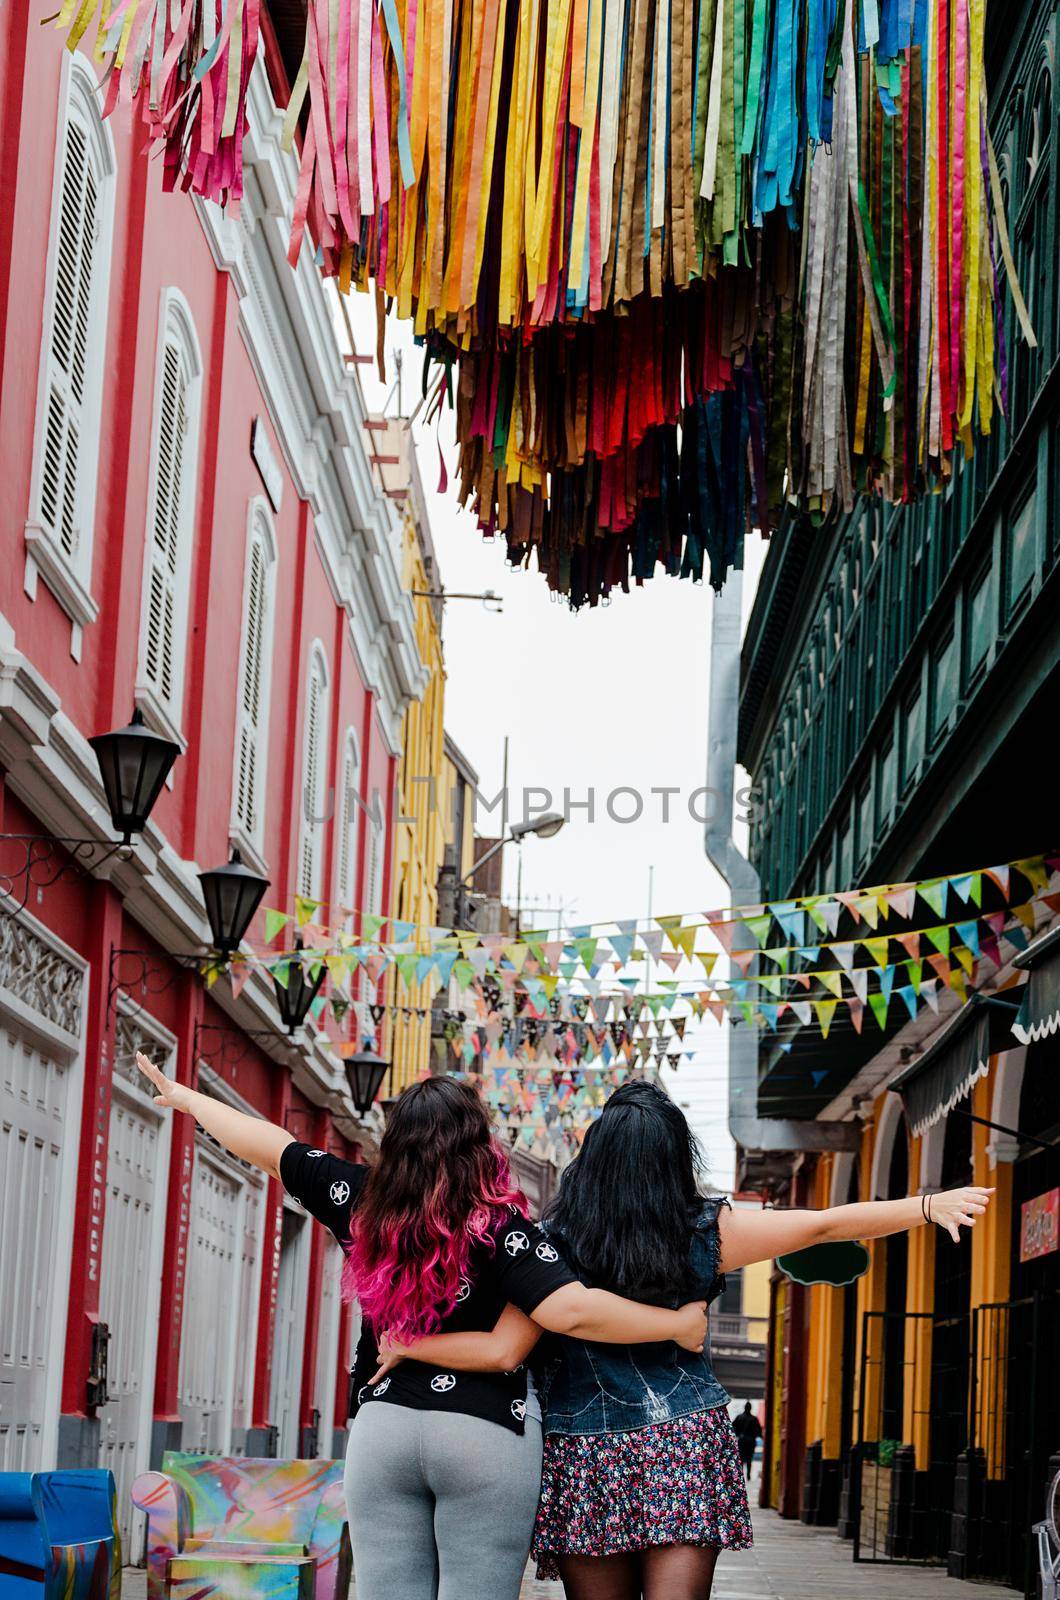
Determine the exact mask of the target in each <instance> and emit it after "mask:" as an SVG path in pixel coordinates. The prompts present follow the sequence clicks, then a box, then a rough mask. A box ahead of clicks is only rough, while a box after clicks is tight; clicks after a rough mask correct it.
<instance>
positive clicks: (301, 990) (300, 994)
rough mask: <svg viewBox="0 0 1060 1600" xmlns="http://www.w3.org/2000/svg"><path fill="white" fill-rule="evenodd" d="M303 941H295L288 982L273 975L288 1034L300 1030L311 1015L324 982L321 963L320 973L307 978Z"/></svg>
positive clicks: (282, 1019) (278, 1002) (283, 1021)
mask: <svg viewBox="0 0 1060 1600" xmlns="http://www.w3.org/2000/svg"><path fill="white" fill-rule="evenodd" d="M301 956H302V941H301V939H297V940H296V941H295V955H294V959H293V960H292V961H291V962H290V964H289V966H288V968H287V982H286V984H282V983H281V982H280V980H279V978H277V977H276V975H275V974H273V979H272V982H273V987H274V988H275V990H276V1004H277V1006H278V1007H279V1010H280V1020H281V1022H282V1023H283V1025H284V1027H285V1028H286V1029H287V1032H288V1033H294V1031H295V1029H296V1028H300V1027H301V1026H302V1023H303V1022H304V1021H305V1019H306V1017H307V1016H308V1015H309V1008H310V1006H311V1005H312V1004H313V1001H314V1000H315V999H316V997H317V994H318V993H319V990H320V985H321V984H322V983H323V982H324V963H323V962H321V963H320V971H319V972H318V973H317V975H316V977H315V978H310V977H308V976H307V974H306V971H305V968H304V967H303V966H302V959H301Z"/></svg>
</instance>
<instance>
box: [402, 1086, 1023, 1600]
mask: <svg viewBox="0 0 1060 1600" xmlns="http://www.w3.org/2000/svg"><path fill="white" fill-rule="evenodd" d="M701 1170H702V1168H701V1159H700V1154H699V1149H698V1146H697V1143H696V1140H695V1137H694V1135H693V1134H692V1131H691V1129H690V1128H689V1126H688V1123H687V1122H686V1120H685V1118H684V1116H683V1115H682V1113H681V1111H680V1109H679V1108H678V1107H677V1106H676V1105H675V1104H674V1102H673V1101H672V1100H671V1099H670V1097H669V1095H667V1094H666V1093H665V1092H664V1091H663V1090H662V1089H661V1088H659V1087H658V1086H656V1085H655V1084H652V1083H643V1082H637V1083H630V1084H625V1085H623V1087H622V1088H620V1089H617V1090H616V1091H615V1093H614V1094H613V1095H612V1096H611V1098H610V1100H609V1101H608V1102H607V1104H606V1106H605V1107H604V1109H603V1111H602V1112H601V1114H600V1117H599V1118H598V1119H597V1121H596V1122H594V1123H593V1124H592V1126H591V1127H590V1128H589V1129H588V1131H587V1133H586V1135H585V1139H584V1142H583V1144H582V1148H581V1151H580V1152H579V1154H578V1155H577V1157H576V1158H575V1159H574V1161H572V1162H571V1164H570V1166H569V1167H568V1168H567V1169H566V1171H565V1172H564V1174H563V1180H562V1182H561V1184H560V1190H559V1194H558V1195H557V1197H556V1199H555V1201H554V1202H553V1204H552V1206H551V1207H550V1209H549V1211H548V1213H547V1217H546V1224H545V1226H546V1231H547V1233H548V1236H549V1238H550V1239H551V1240H552V1241H554V1243H555V1244H556V1245H557V1247H558V1248H559V1251H560V1253H561V1254H562V1256H563V1258H564V1260H565V1261H566V1262H567V1264H568V1265H569V1266H570V1268H571V1269H572V1271H573V1272H574V1273H575V1274H576V1275H577V1277H578V1278H579V1279H580V1281H581V1282H582V1283H584V1284H589V1285H595V1286H598V1287H606V1288H608V1289H611V1290H612V1291H617V1292H619V1293H622V1294H627V1295H631V1296H634V1297H637V1298H639V1299H643V1300H645V1301H648V1302H654V1303H655V1304H659V1305H675V1304H678V1303H679V1302H680V1301H681V1300H683V1299H688V1298H689V1297H690V1296H691V1295H692V1294H695V1295H696V1296H697V1297H702V1298H704V1299H706V1300H707V1301H708V1302H709V1301H711V1300H713V1299H716V1298H717V1296H718V1295H719V1294H720V1293H721V1290H722V1288H723V1286H724V1279H723V1276H722V1273H723V1270H724V1269H725V1268H728V1269H729V1270H732V1271H735V1269H736V1268H737V1267H742V1266H747V1265H749V1264H750V1263H751V1262H753V1261H764V1260H769V1259H771V1258H773V1257H775V1256H780V1255H785V1254H787V1253H788V1252H789V1251H792V1250H799V1249H802V1248H803V1247H805V1246H806V1245H810V1244H817V1243H820V1242H822V1241H825V1240H840V1239H874V1238H882V1237H884V1236H885V1235H887V1234H892V1233H900V1232H902V1231H904V1230H905V1229H908V1228H914V1227H917V1226H919V1225H920V1224H923V1223H928V1222H936V1223H938V1224H939V1225H940V1226H941V1227H944V1228H945V1229H946V1230H947V1232H948V1233H949V1234H950V1235H951V1237H952V1238H953V1239H955V1240H956V1239H958V1238H959V1237H960V1228H961V1227H962V1226H964V1227H971V1226H973V1225H974V1223H975V1220H976V1217H977V1216H979V1215H981V1214H982V1213H983V1212H984V1211H985V1210H986V1206H987V1203H988V1201H989V1198H990V1195H991V1193H992V1191H991V1190H989V1189H979V1188H966V1189H955V1190H953V1191H951V1192H950V1193H948V1194H936V1195H931V1196H919V1195H914V1196H911V1197H910V1198H909V1199H905V1200H884V1201H873V1202H869V1203H865V1204H855V1205H847V1206H835V1207H832V1208H830V1209H829V1210H826V1211H794V1210H792V1211H765V1210H762V1211H755V1210H750V1209H742V1208H741V1209H739V1210H735V1211H734V1210H732V1209H731V1207H730V1206H729V1204H728V1202H727V1201H726V1200H724V1199H723V1198H721V1197H720V1196H712V1197H707V1198H704V1197H703V1195H702V1194H701V1192H700V1178H701ZM539 1332H540V1330H539V1329H537V1328H535V1327H534V1325H533V1324H532V1323H531V1322H529V1320H528V1319H527V1318H525V1317H523V1316H522V1315H521V1314H520V1313H519V1312H518V1311H517V1310H516V1309H515V1308H514V1307H512V1306H508V1307H507V1308H506V1310H505V1312H504V1314H503V1316H502V1317H501V1318H500V1320H499V1322H498V1323H497V1326H496V1328H495V1329H494V1331H493V1333H491V1334H485V1335H482V1334H477V1335H459V1334H451V1335H441V1336H439V1337H437V1338H434V1339H427V1340H424V1341H421V1342H420V1343H417V1344H414V1345H405V1344H395V1343H394V1342H393V1341H389V1342H384V1352H383V1354H384V1363H385V1365H387V1366H389V1365H390V1364H392V1363H394V1362H396V1361H399V1360H401V1359H402V1358H403V1357H405V1356H411V1357H412V1358H413V1359H415V1360H417V1361H420V1360H423V1361H432V1362H438V1361H444V1362H445V1364H446V1365H447V1366H448V1367H450V1368H454V1369H457V1370H460V1369H461V1368H463V1369H469V1370H483V1369H485V1368H491V1367H499V1368H500V1369H501V1370H504V1369H506V1368H510V1367H512V1366H514V1365H515V1364H516V1363H518V1362H521V1361H523V1360H525V1359H526V1357H527V1355H528V1353H529V1352H530V1351H531V1350H532V1349H533V1347H534V1345H535V1344H536V1342H537V1339H538V1337H539ZM537 1365H538V1370H539V1372H540V1374H541V1399H542V1405H543V1409H544V1424H545V1453H544V1466H543V1471H542V1483H541V1499H540V1503H539V1506H538V1513H537V1523H536V1527H535V1530H534V1543H533V1550H534V1554H535V1555H536V1557H537V1561H538V1576H539V1577H543V1578H555V1577H561V1578H562V1580H563V1585H564V1589H565V1590H566V1593H567V1596H568V1600H641V1597H643V1600H707V1597H708V1596H709V1594H710V1590H711V1585H712V1583H713V1578H714V1566H715V1562H716V1561H717V1556H718V1551H719V1550H721V1549H730V1550H740V1549H745V1548H747V1546H749V1545H750V1543H751V1521H750V1514H749V1511H748V1506H747V1492H746V1488H745V1486H744V1477H743V1472H742V1469H741V1464H740V1457H739V1452H738V1449H737V1444H736V1439H735V1436H734V1434H733V1429H732V1424H731V1423H730V1421H729V1416H728V1409H727V1405H728V1398H729V1397H728V1395H727V1394H726V1393H725V1390H724V1389H723V1388H722V1387H721V1385H720V1384H719V1383H718V1381H717V1379H716V1378H715V1376H714V1373H713V1370H712V1368H711V1364H710V1356H709V1353H707V1352H699V1353H690V1352H688V1351H683V1350H679V1349H678V1348H677V1347H676V1346H675V1345H674V1344H672V1343H659V1344H642V1345H639V1346H635V1347H634V1346H615V1345H611V1346H607V1345H603V1344H600V1343H597V1342H595V1341H588V1340H583V1339H578V1338H569V1337H560V1338H549V1339H548V1341H547V1344H546V1346H545V1348H544V1349H543V1352H542V1354H541V1356H540V1358H539V1361H538V1364H537Z"/></svg>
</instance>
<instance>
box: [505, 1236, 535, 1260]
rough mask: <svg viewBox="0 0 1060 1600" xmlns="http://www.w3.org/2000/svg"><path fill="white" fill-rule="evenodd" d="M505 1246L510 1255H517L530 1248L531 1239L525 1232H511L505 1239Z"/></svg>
mask: <svg viewBox="0 0 1060 1600" xmlns="http://www.w3.org/2000/svg"><path fill="white" fill-rule="evenodd" d="M504 1248H505V1250H507V1252H508V1254H509V1255H510V1256H517V1255H518V1254H519V1253H520V1251H522V1250H529V1248H530V1240H529V1239H528V1238H527V1237H526V1234H525V1233H510V1234H509V1235H508V1237H507V1239H505V1241H504Z"/></svg>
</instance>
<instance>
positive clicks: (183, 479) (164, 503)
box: [138, 289, 202, 736]
mask: <svg viewBox="0 0 1060 1600" xmlns="http://www.w3.org/2000/svg"><path fill="white" fill-rule="evenodd" d="M201 386H202V357H201V356H200V353H199V342H198V340H197V338H196V336H195V325H194V323H193V321H192V317H191V310H190V308H189V306H188V304H187V301H186V300H185V299H184V297H183V295H182V294H180V292H179V290H177V289H169V290H167V291H166V293H165V294H164V295H163V299H162V313H161V319H160V333H159V348H158V379H157V392H156V396H155V424H154V438H153V442H152V446H151V480H150V491H149V497H148V509H147V556H146V560H145V563H144V605H143V628H142V635H141V646H140V682H139V684H138V689H139V691H140V697H141V698H142V699H144V700H146V703H147V707H148V709H149V710H150V711H151V712H153V713H154V717H155V720H157V721H158V722H159V723H160V724H161V725H162V726H163V727H164V728H167V729H168V731H170V732H171V733H173V734H176V735H178V736H179V728H180V713H181V705H182V702H183V698H184V649H185V644H186V640H187V626H188V586H189V583H190V578H191V555H192V543H193V534H194V527H195V482H196V469H197V456H198V440H199V399H200V389H201Z"/></svg>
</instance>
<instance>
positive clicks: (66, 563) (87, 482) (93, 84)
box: [24, 51, 117, 660]
mask: <svg viewBox="0 0 1060 1600" xmlns="http://www.w3.org/2000/svg"><path fill="white" fill-rule="evenodd" d="M75 128H78V129H80V131H81V133H82V134H83V135H84V137H85V138H86V139H87V141H88V146H87V151H88V156H89V159H90V164H91V169H93V170H94V172H95V176H96V178H97V180H98V190H97V196H96V198H97V206H98V209H97V213H96V218H95V229H94V246H93V251H92V265H91V275H90V278H89V299H90V304H89V305H88V306H87V307H85V308H84V309H85V311H86V313H87V334H86V345H85V351H84V354H85V366H84V374H83V393H82V395H81V396H79V397H78V400H77V403H76V408H75V414H76V415H77V417H78V418H79V423H78V427H79V436H78V446H77V455H76V465H75V467H74V477H73V488H74V497H73V515H74V518H75V522H74V527H73V543H72V547H71V549H70V550H69V551H66V550H63V549H62V548H60V545H59V544H57V543H56V542H55V540H54V538H53V537H52V535H51V533H49V531H48V530H47V529H46V528H45V527H44V526H43V523H42V520H41V519H42V517H43V496H44V483H45V475H46V465H45V458H46V455H47V450H46V445H47V440H46V433H47V425H46V418H47V414H48V409H49V393H50V390H51V387H52V384H53V382H57V381H58V376H57V368H56V365H55V359H54V346H53V336H54V326H55V323H54V319H55V314H56V305H57V301H56V295H57V293H58V273H59V259H58V258H59V251H58V244H59V233H60V212H61V203H62V196H63V189H64V182H65V174H66V163H67V154H68V148H69V140H70V136H71V131H72V130H73V129H75ZM116 174H117V157H116V154H115V148H114V135H113V132H112V130H111V128H110V126H109V124H108V123H106V122H105V121H104V120H103V118H102V116H101V115H100V105H99V84H98V81H97V79H96V74H95V72H94V71H93V68H92V65H91V63H90V62H89V60H88V58H87V57H86V56H85V55H82V54H80V53H79V52H77V51H74V52H72V53H65V52H64V58H63V68H62V87H61V89H60V93H59V106H58V117H57V122H56V129H55V151H54V160H53V171H52V193H51V206H50V212H49V215H50V219H51V220H50V223H49V230H48V258H47V262H46V264H45V265H46V274H45V290H44V320H43V326H42V329H41V354H40V366H39V369H38V374H37V396H36V410H35V419H34V430H33V465H32V475H31V492H30V506H29V515H28V517H27V519H26V522H25V526H24V537H25V543H26V567H25V575H24V588H25V592H26V594H27V595H28V596H29V597H30V599H35V598H36V591H37V577H38V575H39V576H40V577H42V578H43V579H44V582H45V583H46V584H47V586H48V588H49V589H50V590H51V592H52V594H53V595H54V596H55V598H56V600H58V602H59V604H60V606H62V608H63V610H64V611H65V612H66V614H67V616H68V617H69V618H70V622H71V630H70V651H71V654H72V655H73V656H74V658H75V660H80V656H81V635H82V631H83V629H84V627H85V626H86V624H88V623H92V622H94V621H95V620H96V617H97V616H98V614H99V607H98V605H97V603H96V601H95V600H94V599H93V598H92V595H91V594H90V592H89V588H88V585H89V583H90V582H91V573H92V550H93V538H92V534H93V529H94V525H95V515H96V491H97V480H98V473H99V429H100V409H101V406H100V400H101V395H102V388H103V376H104V368H105V361H106V349H107V304H108V294H109V290H110V280H111V254H112V245H113V229H114V198H115V182H116ZM82 214H83V213H82ZM67 309H68V310H69V309H71V308H69V307H67ZM71 403H72V402H71V400H70V396H69V394H68V395H67V410H69V406H70V404H71ZM64 487H69V485H68V484H67V485H65V486H64Z"/></svg>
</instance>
